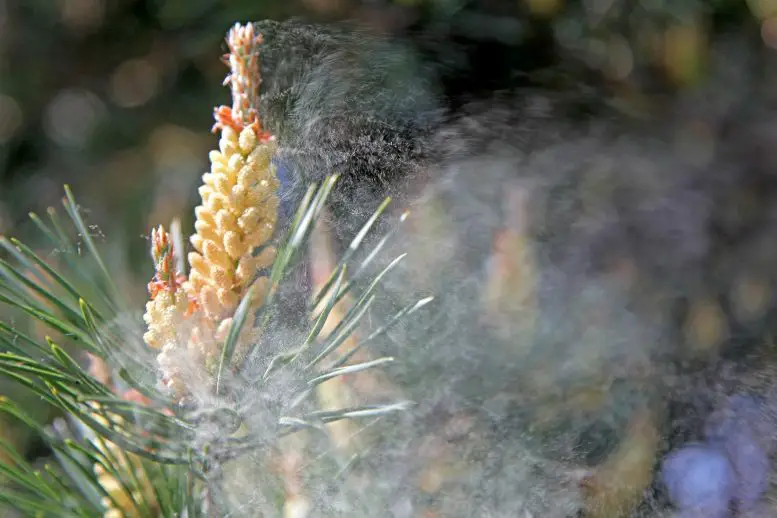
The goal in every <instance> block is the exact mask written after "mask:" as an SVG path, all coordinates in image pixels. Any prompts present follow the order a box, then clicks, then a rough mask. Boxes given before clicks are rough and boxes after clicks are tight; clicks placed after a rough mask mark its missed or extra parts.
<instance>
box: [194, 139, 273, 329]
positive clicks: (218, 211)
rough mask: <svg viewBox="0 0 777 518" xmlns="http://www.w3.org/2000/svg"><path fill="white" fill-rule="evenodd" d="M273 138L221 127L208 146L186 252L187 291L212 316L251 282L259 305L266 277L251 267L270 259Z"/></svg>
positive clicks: (219, 316) (231, 305)
mask: <svg viewBox="0 0 777 518" xmlns="http://www.w3.org/2000/svg"><path fill="white" fill-rule="evenodd" d="M273 148H274V141H273V140H260V139H259V138H258V136H257V132H256V129H255V127H253V126H247V127H244V128H243V129H242V130H241V131H240V133H238V132H236V131H235V130H234V129H233V128H232V127H229V126H226V127H223V128H222V131H221V140H220V142H219V150H217V151H211V153H210V162H211V170H210V172H209V173H205V174H204V175H203V177H202V179H203V185H202V186H201V187H200V189H199V192H200V196H201V197H202V204H201V205H200V206H198V207H197V208H196V209H195V215H196V217H197V219H196V222H195V230H196V233H195V234H194V235H193V236H192V237H191V243H192V245H193V246H194V248H195V250H196V251H193V252H191V253H189V265H190V267H191V271H190V275H189V281H188V282H187V283H186V288H187V291H188V292H189V293H190V295H191V296H192V297H193V298H194V299H195V300H196V301H197V303H198V305H199V307H200V308H201V309H202V311H203V312H204V313H205V315H206V316H207V317H208V319H209V320H211V321H212V322H219V321H221V320H223V319H225V318H227V317H229V316H231V315H232V314H233V313H234V311H235V309H236V308H237V305H238V304H239V302H240V300H241V298H242V297H243V295H245V293H246V291H247V290H248V288H249V287H250V286H251V285H252V284H253V285H255V286H256V287H257V289H256V294H257V298H256V299H255V303H256V304H257V305H260V304H261V303H262V302H263V301H264V296H265V294H266V291H267V289H268V285H269V279H267V277H259V278H258V279H256V280H254V277H255V275H256V272H257V271H259V270H261V269H263V268H267V267H268V266H270V265H271V264H272V263H273V261H274V260H275V248H273V247H272V246H264V247H263V248H262V249H261V251H260V252H259V253H255V252H256V251H257V250H258V249H259V247H261V246H262V245H266V244H267V242H268V241H269V239H270V238H271V237H272V235H273V232H274V230H275V224H276V220H277V214H278V203H279V201H278V197H277V195H276V192H277V189H278V179H277V177H276V175H275V170H274V166H273V165H272V162H271V159H272V155H273V151H274V149H273Z"/></svg>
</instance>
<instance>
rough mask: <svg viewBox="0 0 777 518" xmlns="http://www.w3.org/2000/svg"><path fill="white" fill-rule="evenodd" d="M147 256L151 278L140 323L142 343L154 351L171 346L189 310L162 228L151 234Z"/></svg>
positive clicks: (167, 235)
mask: <svg viewBox="0 0 777 518" xmlns="http://www.w3.org/2000/svg"><path fill="white" fill-rule="evenodd" d="M151 256H152V258H153V259H154V267H155V270H156V271H155V275H154V280H152V281H151V282H150V283H149V285H148V291H149V295H150V296H151V298H150V300H149V301H148V302H147V303H146V313H145V314H144V315H143V320H144V321H145V322H146V325H147V326H148V330H147V331H146V333H145V334H144V335H143V339H144V340H145V342H146V343H147V344H148V345H149V347H153V348H154V349H162V348H163V347H164V346H165V345H168V344H174V343H175V342H176V340H177V334H178V330H179V329H180V325H181V322H182V320H183V318H184V315H185V314H186V313H187V310H188V308H189V299H188V297H187V295H186V292H185V291H184V290H182V289H180V285H181V282H183V276H181V275H180V274H178V273H177V272H175V271H174V269H173V257H174V253H173V246H172V243H171V242H170V235H169V234H168V233H167V232H166V231H165V228H164V227H163V226H161V225H160V226H159V227H158V228H155V229H154V230H153V231H152V232H151Z"/></svg>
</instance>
